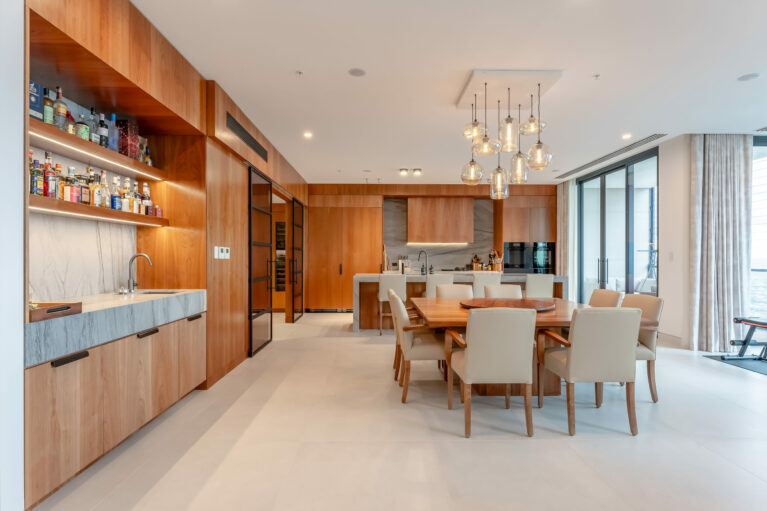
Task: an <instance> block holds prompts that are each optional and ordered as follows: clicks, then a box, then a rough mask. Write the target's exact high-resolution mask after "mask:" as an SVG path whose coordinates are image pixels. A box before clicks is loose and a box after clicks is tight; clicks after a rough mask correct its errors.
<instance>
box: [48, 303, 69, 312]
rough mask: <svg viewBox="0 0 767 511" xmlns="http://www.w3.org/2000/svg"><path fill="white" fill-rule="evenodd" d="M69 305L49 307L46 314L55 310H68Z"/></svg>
mask: <svg viewBox="0 0 767 511" xmlns="http://www.w3.org/2000/svg"><path fill="white" fill-rule="evenodd" d="M69 308H70V307H69V305H59V306H58V307H50V308H48V309H45V313H46V314H53V313H54V312H62V311H68V310H69Z"/></svg>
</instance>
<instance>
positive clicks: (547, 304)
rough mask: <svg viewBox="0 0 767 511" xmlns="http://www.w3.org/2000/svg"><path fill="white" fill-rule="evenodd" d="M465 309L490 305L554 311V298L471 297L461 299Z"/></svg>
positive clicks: (488, 306) (483, 307) (484, 307)
mask: <svg viewBox="0 0 767 511" xmlns="http://www.w3.org/2000/svg"><path fill="white" fill-rule="evenodd" d="M461 307H463V308H464V309H487V308H490V307H510V308H512V309H535V311H536V312H547V311H553V310H554V309H555V308H556V306H555V305H554V300H540V299H535V298H471V299H468V300H462V301H461Z"/></svg>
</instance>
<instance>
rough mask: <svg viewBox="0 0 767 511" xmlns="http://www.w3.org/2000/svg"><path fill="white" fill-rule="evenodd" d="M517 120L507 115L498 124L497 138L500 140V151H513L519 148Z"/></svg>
mask: <svg viewBox="0 0 767 511" xmlns="http://www.w3.org/2000/svg"><path fill="white" fill-rule="evenodd" d="M517 131H518V126H517V120H516V119H514V118H513V117H511V116H509V117H507V118H505V119H504V120H503V121H501V125H500V126H498V138H500V140H501V151H503V152H504V153H513V152H515V151H516V150H518V149H519V137H518V134H517Z"/></svg>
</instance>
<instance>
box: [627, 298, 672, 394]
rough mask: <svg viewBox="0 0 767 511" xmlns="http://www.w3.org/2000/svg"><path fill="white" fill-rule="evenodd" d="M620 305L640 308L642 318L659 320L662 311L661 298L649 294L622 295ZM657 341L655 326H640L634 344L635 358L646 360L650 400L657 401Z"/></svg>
mask: <svg viewBox="0 0 767 511" xmlns="http://www.w3.org/2000/svg"><path fill="white" fill-rule="evenodd" d="M621 307H635V308H637V309H641V311H642V319H649V320H651V321H660V315H661V312H662V311H663V298H658V297H657V296H651V295H641V294H628V295H626V296H625V297H623V303H622V305H621ZM657 342H658V330H657V328H640V329H639V337H638V339H637V345H636V359H637V360H646V361H647V381H648V383H649V385H650V396H651V397H652V402H653V403H657V402H658V389H657V388H656V386H655V348H656V345H657Z"/></svg>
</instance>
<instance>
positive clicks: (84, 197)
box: [80, 167, 93, 204]
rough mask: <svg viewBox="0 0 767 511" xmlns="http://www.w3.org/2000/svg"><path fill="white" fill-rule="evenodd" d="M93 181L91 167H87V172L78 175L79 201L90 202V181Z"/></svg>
mask: <svg viewBox="0 0 767 511" xmlns="http://www.w3.org/2000/svg"><path fill="white" fill-rule="evenodd" d="M92 181H93V169H92V168H90V167H88V170H87V173H86V174H85V175H84V176H81V177H80V203H81V204H90V203H91V201H92V200H93V197H92V196H91V182H92Z"/></svg>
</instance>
